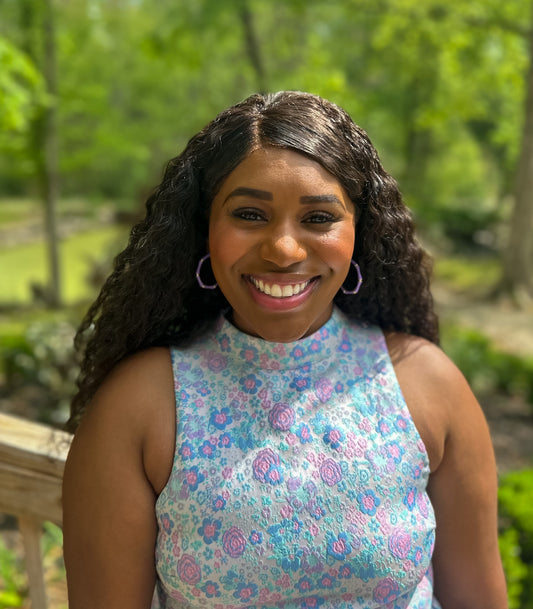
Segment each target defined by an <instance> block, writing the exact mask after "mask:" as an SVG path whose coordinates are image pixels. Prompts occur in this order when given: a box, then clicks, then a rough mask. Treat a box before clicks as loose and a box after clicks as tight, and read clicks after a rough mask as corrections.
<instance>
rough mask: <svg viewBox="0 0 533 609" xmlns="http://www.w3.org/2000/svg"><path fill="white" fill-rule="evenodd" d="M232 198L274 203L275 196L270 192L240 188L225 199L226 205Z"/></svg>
mask: <svg viewBox="0 0 533 609" xmlns="http://www.w3.org/2000/svg"><path fill="white" fill-rule="evenodd" d="M232 197H252V198H254V199H260V200H261V201H272V199H273V196H272V193H271V192H268V190H258V189H257V188H246V187H245V186H240V187H239V188H236V189H235V190H232V191H231V192H230V193H229V195H228V196H227V197H226V198H225V199H224V203H225V202H226V201H227V200H228V199H231V198H232Z"/></svg>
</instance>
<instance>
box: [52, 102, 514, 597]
mask: <svg viewBox="0 0 533 609" xmlns="http://www.w3.org/2000/svg"><path fill="white" fill-rule="evenodd" d="M437 342H438V330H437V321H436V317H435V315H434V313H433V305H432V299H431V295H430V293H429V266H428V263H427V261H426V258H425V256H424V254H423V252H422V250H421V248H420V247H419V246H418V244H417V243H416V241H415V239H414V235H413V225H412V221H411V217H410V214H409V212H408V210H407V208H406V207H405V206H404V204H403V203H402V200H401V196H400V193H399V191H398V188H397V186H396V183H395V182H394V180H393V179H392V178H391V177H390V176H389V175H388V174H387V173H386V172H385V171H384V170H383V168H382V166H381V164H380V161H379V159H378V156H377V153H376V152H375V150H374V148H373V147H372V144H371V143H370V141H369V139H368V137H367V136H366V134H365V133H364V132H363V131H362V130H361V129H360V128H359V127H357V126H356V125H354V124H353V122H352V120H351V119H350V117H349V116H348V115H347V114H346V113H345V112H344V111H343V110H341V109H340V108H338V107H337V106H335V105H334V104H331V103H329V102H327V101H326V100H323V99H321V98H319V97H316V96H313V95H310V94H305V93H296V92H282V93H278V94H275V95H266V96H261V95H254V96H251V97H250V98H248V99H247V100H245V101H243V102H242V103H240V104H237V105H236V106H234V107H232V108H229V109H228V110H226V111H224V112H222V113H221V114H220V115H219V116H218V117H217V118H216V119H215V120H214V121H213V122H212V123H210V124H209V125H208V126H207V127H206V128H205V129H204V130H203V131H201V132H200V133H198V134H197V135H196V136H195V137H193V138H192V139H191V141H190V142H189V144H188V146H187V148H186V149H185V151H184V152H183V153H182V154H181V155H180V156H178V157H176V158H175V159H173V160H172V161H171V162H170V163H169V165H168V168H167V170H166V173H165V175H164V178H163V181H162V183H161V185H160V186H159V187H158V188H157V190H156V191H155V193H154V194H153V195H152V196H151V197H150V199H149V200H148V203H147V215H146V218H145V219H144V220H143V221H142V222H141V223H140V224H138V225H137V226H136V227H134V229H133V230H132V233H131V238H130V242H129V244H128V246H127V248H126V249H125V250H124V252H122V253H121V254H120V255H119V256H118V258H117V260H116V264H115V269H114V271H113V273H112V274H111V276H110V278H109V279H108V281H107V282H106V284H105V286H104V288H103V289H102V292H101V294H100V295H99V297H98V299H97V300H96V302H95V303H94V304H93V306H92V307H91V309H90V310H89V312H88V314H87V316H86V318H85V320H84V322H83V324H82V326H81V329H80V331H79V333H78V337H77V344H78V347H79V348H82V349H84V351H85V358H84V361H83V365H82V372H81V376H80V381H79V392H78V394H77V396H76V397H75V399H74V401H73V414H72V419H71V423H72V426H73V427H75V426H77V424H78V422H79V421H80V420H81V424H80V425H79V427H78V429H77V432H76V436H75V439H74V442H73V445H72V449H71V452H70V455H69V458H68V461H67V465H66V469H65V482H64V485H65V486H64V535H65V560H66V566H67V574H68V585H69V599H70V607H71V609H80V608H83V607H91V608H95V607H102V608H103V607H105V608H106V609H109V608H113V607H117V608H118V607H128V608H130V609H131V608H137V607H138V608H147V607H149V606H150V605H151V603H153V606H154V607H155V606H162V607H168V608H172V607H180V608H181V607H195V606H208V607H213V608H215V609H219V608H220V609H227V608H229V607H257V608H260V607H265V608H266V607H269V608H270V607H283V608H287V609H288V608H289V607H290V608H292V607H302V608H307V607H322V608H324V609H325V608H328V609H329V608H337V609H341V608H346V609H347V608H348V607H354V608H370V607H388V608H389V609H392V608H393V607H394V608H402V609H405V608H407V607H409V608H411V609H413V608H415V607H416V608H418V609H422V608H430V607H439V606H442V608H443V609H454V608H462V607H468V608H469V609H475V608H476V607H480V608H481V607H482V608H483V609H491V608H494V609H502V608H503V607H505V606H506V593H505V583H504V577H503V574H502V568H501V563H500V559H499V554H498V546H497V530H496V529H497V523H496V471H495V463H494V457H493V452H492V448H491V443H490V438H489V433H488V430H487V425H486V423H485V420H484V417H483V415H482V413H481V409H480V408H479V405H478V404H477V403H476V400H475V398H474V397H473V395H472V393H471V391H470V389H469V388H468V386H467V384H466V382H465V380H464V378H463V377H462V375H461V374H460V373H459V371H458V370H457V369H456V368H455V367H454V366H453V364H452V363H451V362H450V361H449V360H448V359H447V358H446V356H445V355H444V354H443V353H442V352H441V351H440V350H439V348H438V347H437V346H436V343H437ZM82 415H83V416H82ZM154 587H155V593H154Z"/></svg>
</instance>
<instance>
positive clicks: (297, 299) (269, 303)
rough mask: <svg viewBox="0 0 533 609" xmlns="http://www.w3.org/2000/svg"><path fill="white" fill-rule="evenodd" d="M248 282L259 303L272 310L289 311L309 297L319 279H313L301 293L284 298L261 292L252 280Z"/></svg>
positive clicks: (253, 296) (254, 297) (253, 295)
mask: <svg viewBox="0 0 533 609" xmlns="http://www.w3.org/2000/svg"><path fill="white" fill-rule="evenodd" d="M246 283H247V284H248V287H249V289H250V293H251V294H252V298H253V299H254V300H255V302H256V303H257V304H258V305H260V306H261V307H264V308H265V309H270V310H271V311H287V310H289V309H294V308H296V307H298V306H299V305H301V304H302V303H303V302H305V301H306V300H307V298H309V296H310V294H311V292H312V291H313V290H314V289H315V287H316V284H317V279H313V280H311V281H310V282H309V284H308V285H307V287H306V288H305V289H304V290H302V291H301V292H300V293H299V294H295V295H294V296H286V297H284V298H274V297H273V296H269V295H268V294H265V293H264V292H261V291H260V290H258V289H257V288H256V287H255V285H254V284H253V283H252V282H251V281H250V280H246Z"/></svg>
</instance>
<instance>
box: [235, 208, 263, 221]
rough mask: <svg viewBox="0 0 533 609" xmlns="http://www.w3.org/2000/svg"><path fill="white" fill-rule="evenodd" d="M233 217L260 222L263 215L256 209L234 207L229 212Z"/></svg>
mask: <svg viewBox="0 0 533 609" xmlns="http://www.w3.org/2000/svg"><path fill="white" fill-rule="evenodd" d="M231 215H232V216H233V217H234V218H238V219H239V220H247V221H248V222H261V221H263V220H265V216H264V214H263V213H262V212H260V211H259V210H257V209H236V210H234V211H232V212H231Z"/></svg>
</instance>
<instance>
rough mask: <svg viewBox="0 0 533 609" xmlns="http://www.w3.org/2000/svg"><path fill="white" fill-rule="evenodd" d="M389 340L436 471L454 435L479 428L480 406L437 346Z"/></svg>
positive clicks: (399, 337)
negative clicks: (464, 428)
mask: <svg viewBox="0 0 533 609" xmlns="http://www.w3.org/2000/svg"><path fill="white" fill-rule="evenodd" d="M385 340H386V343H387V347H388V350H389V354H390V358H391V361H392V365H393V367H394V371H395V373H396V376H397V378H398V382H399V384H400V388H401V390H402V393H403V395H404V398H405V401H406V403H407V406H408V408H409V410H410V412H411V415H412V417H413V420H414V422H415V425H416V426H417V427H418V429H419V432H420V435H421V436H422V439H423V441H424V443H425V444H426V448H427V451H428V455H429V458H430V463H431V469H432V471H434V470H435V469H437V467H438V466H439V464H440V463H441V461H442V459H443V456H444V449H445V444H446V442H447V441H448V440H449V438H450V437H451V435H453V434H455V433H457V430H458V429H459V428H460V427H462V426H464V425H465V424H468V421H474V420H475V421H476V424H479V421H480V414H481V413H480V407H479V404H478V403H477V401H476V399H475V397H474V395H473V394H472V391H471V389H470V387H469V386H468V383H467V382H466V380H465V378H464V376H463V374H462V373H461V372H460V370H459V369H458V368H457V366H456V365H455V364H454V363H453V362H452V361H451V360H450V358H449V357H448V356H447V355H446V354H445V353H444V352H443V351H442V349H440V348H439V347H438V346H437V345H435V344H433V343H431V342H429V341H428V340H426V339H424V338H420V337H418V336H411V335H407V334H402V333H397V332H390V333H386V334H385ZM481 418H482V415H481Z"/></svg>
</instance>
